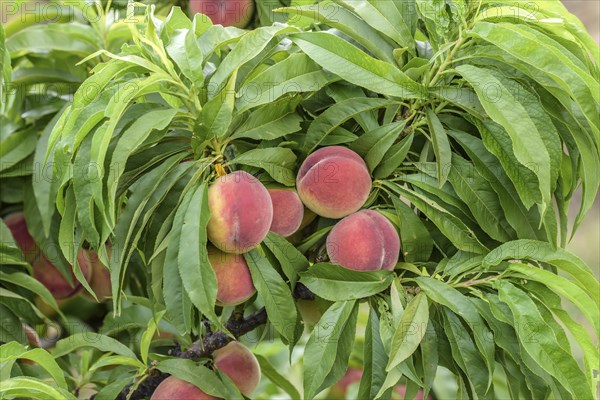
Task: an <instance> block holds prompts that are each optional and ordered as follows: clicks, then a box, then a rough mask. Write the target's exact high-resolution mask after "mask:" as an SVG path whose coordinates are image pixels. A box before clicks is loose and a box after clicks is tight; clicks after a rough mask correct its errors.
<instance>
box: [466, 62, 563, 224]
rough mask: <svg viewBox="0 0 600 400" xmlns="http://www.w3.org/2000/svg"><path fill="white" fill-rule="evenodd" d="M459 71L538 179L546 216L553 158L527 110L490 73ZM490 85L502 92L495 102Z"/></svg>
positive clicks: (481, 69)
mask: <svg viewBox="0 0 600 400" xmlns="http://www.w3.org/2000/svg"><path fill="white" fill-rule="evenodd" d="M456 69H457V71H458V72H459V73H460V74H461V75H462V76H463V78H465V79H466V80H467V81H468V82H469V83H470V84H471V86H473V88H474V89H475V92H477V96H478V97H479V100H480V101H481V104H482V105H483V108H484V109H485V111H486V112H487V113H488V115H489V116H490V117H491V118H492V119H493V120H494V121H496V122H497V123H498V124H500V125H502V127H504V129H505V130H506V132H507V133H508V134H509V135H510V138H511V141H512V144H513V146H512V148H513V152H514V154H515V156H516V158H517V160H518V161H519V162H520V163H521V164H522V165H524V166H525V167H527V168H528V169H530V170H531V171H532V172H533V173H534V174H535V175H536V177H537V178H538V183H539V191H540V193H541V196H542V204H541V211H542V214H543V213H544V211H545V210H546V208H547V207H549V206H550V205H551V186H552V184H551V181H550V171H549V170H548V168H547V166H548V165H550V156H549V155H548V151H547V150H546V146H545V144H544V142H543V140H542V139H541V136H540V133H539V131H538V129H537V127H536V126H535V124H534V123H533V122H532V121H531V118H530V117H529V114H528V112H527V110H526V109H525V108H524V107H523V106H522V105H521V103H519V101H518V99H516V98H514V96H513V94H512V93H510V92H509V91H508V89H507V88H506V87H505V86H504V85H502V83H501V82H500V81H499V80H498V79H497V78H496V77H494V75H493V74H492V73H491V72H490V71H489V70H486V69H483V68H478V67H475V66H472V65H461V66H458V67H457V68H456ZM486 85H494V87H495V88H497V89H498V91H499V93H498V96H497V97H496V98H494V99H492V98H490V97H489V96H488V95H487V93H486V92H485V87H486Z"/></svg>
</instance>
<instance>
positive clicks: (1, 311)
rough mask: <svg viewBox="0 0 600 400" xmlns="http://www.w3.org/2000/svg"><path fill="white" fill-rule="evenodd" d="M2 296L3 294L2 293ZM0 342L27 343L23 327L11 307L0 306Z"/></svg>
mask: <svg viewBox="0 0 600 400" xmlns="http://www.w3.org/2000/svg"><path fill="white" fill-rule="evenodd" d="M2 294H4V293H2ZM0 341H2V342H5V343H6V342H11V341H16V342H19V343H27V338H26V337H25V334H24V332H23V326H22V323H21V321H20V320H19V317H18V316H17V315H15V312H14V311H13V310H12V307H7V306H5V305H4V304H0Z"/></svg>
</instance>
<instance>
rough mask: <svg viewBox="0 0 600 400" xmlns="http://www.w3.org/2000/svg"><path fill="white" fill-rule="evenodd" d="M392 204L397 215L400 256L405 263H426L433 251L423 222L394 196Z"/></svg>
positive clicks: (431, 241)
mask: <svg viewBox="0 0 600 400" xmlns="http://www.w3.org/2000/svg"><path fill="white" fill-rule="evenodd" d="M391 199H392V203H393V204H394V208H395V210H396V214H397V215H398V223H399V228H400V242H401V243H402V256H403V257H404V260H405V261H407V262H415V261H427V260H429V256H430V255H431V251H432V250H433V240H432V239H431V235H430V234H429V231H428V230H427V228H426V227H425V225H424V224H423V220H421V218H419V217H418V216H417V214H415V212H414V210H413V209H412V208H410V207H409V206H408V205H406V204H405V203H404V202H403V201H401V200H400V199H399V198H396V197H395V196H391Z"/></svg>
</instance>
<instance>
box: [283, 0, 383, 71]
mask: <svg viewBox="0 0 600 400" xmlns="http://www.w3.org/2000/svg"><path fill="white" fill-rule="evenodd" d="M277 11H278V12H285V13H287V14H288V16H289V17H290V21H291V22H294V21H295V20H296V19H297V18H302V19H307V18H310V19H312V20H314V21H316V22H320V23H322V24H325V25H327V26H330V27H332V28H335V29H339V30H340V32H343V33H344V34H346V35H348V36H349V37H350V38H352V39H353V40H355V41H356V42H357V43H359V44H360V45H361V46H363V47H364V48H365V49H367V50H368V51H369V52H370V53H371V54H373V55H375V56H376V57H377V58H379V59H382V60H385V61H388V62H394V58H393V56H392V52H393V50H394V47H393V46H392V45H391V44H390V43H389V41H387V40H386V39H385V38H383V37H382V36H381V35H380V34H379V33H378V32H377V30H376V29H377V27H375V26H371V25H369V24H368V23H367V22H366V21H364V20H363V19H361V18H360V17H358V16H357V15H356V14H354V13H353V12H352V11H350V10H348V9H346V8H344V7H342V6H341V5H339V4H336V3H335V2H333V1H322V2H319V3H316V4H309V5H305V6H298V5H292V6H291V7H284V8H280V9H278V10H277Z"/></svg>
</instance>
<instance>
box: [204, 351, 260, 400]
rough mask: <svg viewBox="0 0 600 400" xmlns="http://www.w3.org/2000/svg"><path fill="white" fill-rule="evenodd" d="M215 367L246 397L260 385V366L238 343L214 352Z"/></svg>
mask: <svg viewBox="0 0 600 400" xmlns="http://www.w3.org/2000/svg"><path fill="white" fill-rule="evenodd" d="M213 355H214V362H215V367H217V369H219V370H220V371H222V372H223V373H225V375H227V376H228V377H229V378H230V379H231V380H232V381H233V383H234V384H235V386H236V387H237V388H238V389H239V390H240V392H242V394H244V395H245V396H247V397H250V395H251V394H252V392H253V391H254V389H256V387H257V386H258V384H259V383H260V366H259V365H258V360H257V359H256V357H255V356H254V354H252V352H251V351H250V350H248V348H247V347H246V346H244V345H243V344H241V343H239V342H230V343H229V344H227V346H225V347H222V348H220V349H218V350H216V351H215V352H214V354H213Z"/></svg>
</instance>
